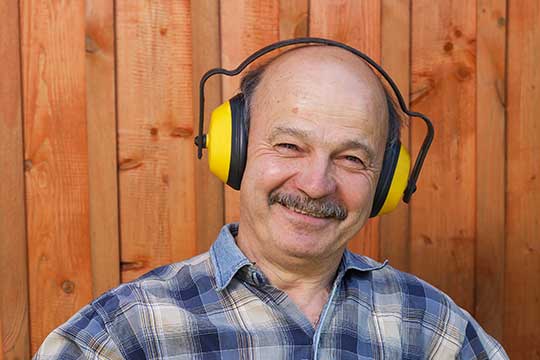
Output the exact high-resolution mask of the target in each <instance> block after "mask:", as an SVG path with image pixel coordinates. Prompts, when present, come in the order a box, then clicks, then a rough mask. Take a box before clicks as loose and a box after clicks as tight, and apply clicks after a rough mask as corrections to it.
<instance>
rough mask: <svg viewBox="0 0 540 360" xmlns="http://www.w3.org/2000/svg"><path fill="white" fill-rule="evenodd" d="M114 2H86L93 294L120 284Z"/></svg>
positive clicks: (95, 295)
mask: <svg viewBox="0 0 540 360" xmlns="http://www.w3.org/2000/svg"><path fill="white" fill-rule="evenodd" d="M113 5H114V3H113V2H111V1H109V0H87V1H86V79H87V82H86V94H87V95H86V101H87V113H86V116H87V118H88V166H89V168H88V172H89V191H90V242H91V247H92V275H93V281H92V283H93V295H94V297H97V296H98V295H100V294H102V293H103V292H105V291H107V290H108V289H110V288H112V287H115V286H117V285H118V284H119V283H120V249H119V247H120V238H119V233H118V231H119V229H118V187H117V185H118V178H117V156H116V94H115V73H114V60H115V58H114V7H113Z"/></svg>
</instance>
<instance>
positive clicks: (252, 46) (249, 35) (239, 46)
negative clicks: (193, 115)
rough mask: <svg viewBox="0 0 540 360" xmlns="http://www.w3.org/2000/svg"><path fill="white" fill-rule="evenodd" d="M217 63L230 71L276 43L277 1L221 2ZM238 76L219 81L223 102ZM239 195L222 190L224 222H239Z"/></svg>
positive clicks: (233, 90)
mask: <svg viewBox="0 0 540 360" xmlns="http://www.w3.org/2000/svg"><path fill="white" fill-rule="evenodd" d="M220 4H221V12H220V19H221V21H220V28H221V63H222V64H223V67H224V68H226V69H231V68H234V67H236V66H238V64H240V62H241V61H242V60H244V59H245V58H246V57H247V56H248V55H250V54H251V53H252V52H254V51H256V50H258V49H259V48H261V47H263V46H266V45H269V44H270V43H272V42H275V41H277V40H279V1H278V0H270V1H268V0H249V1H247V0H221V3H220ZM240 79H241V76H236V77H232V78H231V77H223V78H222V81H223V101H225V100H227V99H229V98H231V97H232V96H234V94H236V93H237V92H238V91H239V86H240ZM239 204H240V193H239V192H237V191H235V190H233V189H231V188H230V187H228V186H226V188H225V221H226V222H233V221H238V220H239V218H240V212H239V211H240V209H239Z"/></svg>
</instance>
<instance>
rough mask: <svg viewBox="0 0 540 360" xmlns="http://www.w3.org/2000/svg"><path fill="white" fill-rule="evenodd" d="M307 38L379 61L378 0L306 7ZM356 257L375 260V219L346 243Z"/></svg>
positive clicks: (325, 2)
mask: <svg viewBox="0 0 540 360" xmlns="http://www.w3.org/2000/svg"><path fill="white" fill-rule="evenodd" d="M309 35H310V36H315V37H324V38H329V39H333V40H337V41H341V42H344V43H346V44H348V45H350V46H352V47H354V48H356V49H358V50H360V51H362V52H364V53H366V54H367V55H368V56H370V57H371V58H372V59H373V60H375V61H380V59H381V0H367V1H343V0H341V1H334V0H321V1H313V2H311V3H310V8H309ZM349 248H350V249H351V250H352V251H354V252H357V253H360V254H363V255H366V256H369V257H371V258H374V259H379V257H380V256H379V255H380V249H379V218H378V217H377V218H373V219H370V220H369V221H368V223H367V224H366V225H364V227H363V228H362V230H361V231H360V232H359V233H358V234H357V235H356V236H355V237H354V238H353V239H351V241H350V242H349Z"/></svg>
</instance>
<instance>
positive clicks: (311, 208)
mask: <svg viewBox="0 0 540 360" xmlns="http://www.w3.org/2000/svg"><path fill="white" fill-rule="evenodd" d="M276 203H277V204H281V205H283V206H286V207H289V208H293V209H297V210H300V211H303V212H305V213H308V214H309V215H311V216H314V217H318V218H336V219H338V220H344V219H345V218H346V217H347V209H346V208H345V206H343V205H342V204H340V203H339V202H337V201H334V200H330V199H312V198H310V197H308V196H300V195H292V194H287V193H283V192H279V191H273V192H272V193H271V194H270V196H269V197H268V205H273V204H276Z"/></svg>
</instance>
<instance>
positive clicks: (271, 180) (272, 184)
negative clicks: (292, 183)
mask: <svg viewBox="0 0 540 360" xmlns="http://www.w3.org/2000/svg"><path fill="white" fill-rule="evenodd" d="M298 167H299V162H295V161H291V160H290V159H289V160H285V159H280V158H277V157H275V156H272V155H269V154H266V155H259V156H257V157H254V158H252V159H251V160H248V163H247V165H246V171H245V173H244V179H247V181H249V182H250V183H251V186H252V187H254V188H252V190H257V191H260V190H264V191H266V192H269V191H272V190H273V189H275V188H277V187H279V186H280V185H282V184H283V183H284V182H286V181H287V179H289V178H290V177H292V176H293V175H294V174H295V173H297V172H298Z"/></svg>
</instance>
